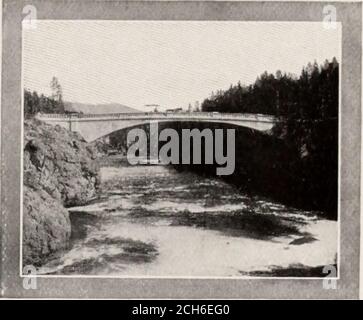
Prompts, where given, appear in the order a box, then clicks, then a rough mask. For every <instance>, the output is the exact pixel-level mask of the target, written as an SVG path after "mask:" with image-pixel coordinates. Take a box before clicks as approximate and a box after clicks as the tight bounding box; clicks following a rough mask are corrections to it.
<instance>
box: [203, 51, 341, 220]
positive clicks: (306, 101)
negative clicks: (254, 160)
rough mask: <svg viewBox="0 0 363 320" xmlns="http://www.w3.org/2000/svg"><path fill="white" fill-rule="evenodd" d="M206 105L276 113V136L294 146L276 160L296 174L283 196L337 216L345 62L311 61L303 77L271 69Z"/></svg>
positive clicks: (222, 109) (217, 95)
mask: <svg viewBox="0 0 363 320" xmlns="http://www.w3.org/2000/svg"><path fill="white" fill-rule="evenodd" d="M202 110H203V111H217V112H232V113H233V112H247V113H262V114H270V115H275V116H276V117H277V118H278V119H279V123H278V124H277V125H276V126H275V127H274V129H273V131H272V132H271V137H273V138H276V139H278V140H280V141H281V142H283V144H284V145H285V146H286V148H287V150H289V157H288V159H289V160H288V162H286V163H284V164H281V163H276V164H275V165H276V166H277V167H278V166H281V165H285V166H286V167H288V170H289V172H290V175H291V176H290V177H289V179H288V180H289V183H287V185H286V186H285V188H283V189H284V190H277V194H278V193H281V192H283V193H285V194H284V195H282V194H281V195H279V197H281V198H284V199H287V200H289V201H290V200H291V201H292V202H293V203H294V204H298V205H302V206H306V207H311V208H313V209H317V210H323V211H326V212H328V214H329V216H330V217H331V218H336V217H337V199H338V150H339V146H338V138H339V131H338V130H339V120H338V116H339V64H338V62H337V60H336V59H335V58H333V59H332V61H328V60H326V61H325V62H324V64H323V65H318V64H317V63H316V62H315V63H313V64H311V63H309V64H308V65H307V66H306V67H304V68H303V69H302V71H301V74H300V76H299V77H297V76H294V75H291V74H286V73H284V74H283V73H282V72H281V71H277V72H276V74H275V75H274V74H268V73H267V72H265V73H263V74H262V75H261V76H259V77H258V78H257V80H256V81H255V83H253V84H251V85H249V86H242V85H241V84H240V83H238V84H237V85H235V86H231V87H230V88H229V89H228V90H226V91H218V92H217V93H213V94H212V95H211V96H210V97H209V98H207V99H205V100H204V102H203V103H202ZM271 152H273V150H271ZM264 183H269V182H268V181H265V182H264ZM270 183H272V184H273V183H274V182H273V181H271V182H270ZM260 187H261V186H259V188H260Z"/></svg>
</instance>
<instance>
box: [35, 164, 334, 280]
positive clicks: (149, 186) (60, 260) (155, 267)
mask: <svg viewBox="0 0 363 320" xmlns="http://www.w3.org/2000/svg"><path fill="white" fill-rule="evenodd" d="M101 177H102V183H101V191H100V195H99V198H98V199H96V200H94V201H92V202H90V203H89V204H88V205H86V206H80V207H73V208H70V209H69V210H70V212H71V214H70V216H71V222H72V235H71V243H70V246H69V249H68V250H67V251H65V252H61V253H60V254H58V255H57V256H54V257H53V258H52V259H50V260H49V261H48V262H47V263H46V264H45V265H43V266H42V267H41V268H40V269H39V270H38V273H40V274H57V275H59V274H62V275H92V276H94V275H97V276H122V277H129V276H146V277H152V276H156V277H244V276H288V277H290V276H319V275H321V269H322V267H321V266H324V265H327V264H336V260H337V235H338V229H337V226H338V224H337V222H336V221H332V220H327V219H323V218H321V217H319V215H317V214H316V213H315V212H309V211H302V210H298V209H294V208H289V207H286V206H284V205H282V204H280V203H275V202H271V201H267V200H266V199H263V198H260V197H258V196H251V195H246V194H243V193H241V192H240V191H239V190H238V189H237V188H236V187H234V186H231V185H228V184H227V183H225V182H223V181H222V180H220V179H217V178H206V177H201V176H199V175H196V174H195V173H190V172H188V173H186V172H178V171H176V170H175V169H173V168H171V167H166V166H132V167H125V166H117V165H111V166H110V165H109V166H104V167H102V168H101Z"/></svg>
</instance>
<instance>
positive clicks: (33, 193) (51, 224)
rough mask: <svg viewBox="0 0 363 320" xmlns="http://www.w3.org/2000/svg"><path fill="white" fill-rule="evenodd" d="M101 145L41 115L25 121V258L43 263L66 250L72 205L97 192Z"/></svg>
mask: <svg viewBox="0 0 363 320" xmlns="http://www.w3.org/2000/svg"><path fill="white" fill-rule="evenodd" d="M95 159H96V150H95V149H94V147H92V146H90V145H88V144H87V143H86V142H85V141H84V139H83V138H82V137H81V136H80V135H79V134H77V133H74V132H70V131H67V130H66V129H64V128H61V127H60V126H55V127H54V126H50V125H47V124H44V123H43V122H41V121H38V120H34V119H33V120H27V121H25V123H24V165H23V170H24V172H23V184H24V189H23V200H24V201H23V260H24V264H33V265H38V264H40V263H41V262H42V260H43V259H44V258H45V257H47V256H48V255H49V254H52V253H54V252H56V251H58V250H62V249H65V248H66V247H67V244H68V240H69V237H70V233H71V225H70V220H69V215H68V211H67V210H66V209H65V207H67V206H74V205H82V204H85V203H86V202H88V201H89V200H90V199H91V198H93V197H94V196H95V195H96V190H97V187H98V184H99V168H98V165H97V163H96V161H95Z"/></svg>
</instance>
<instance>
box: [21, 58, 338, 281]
mask: <svg viewBox="0 0 363 320" xmlns="http://www.w3.org/2000/svg"><path fill="white" fill-rule="evenodd" d="M338 76H339V65H338V62H337V61H336V60H335V59H333V60H332V61H331V62H329V61H326V62H325V63H324V65H322V66H318V65H317V64H316V63H314V64H309V65H308V66H307V67H305V68H304V69H303V71H302V73H301V75H300V76H299V77H296V76H293V75H290V74H282V73H281V72H280V71H278V72H277V73H276V75H272V74H268V73H264V74H263V75H261V76H260V77H258V78H257V80H256V82H255V83H254V84H252V85H250V86H242V85H241V84H240V83H239V84H238V85H237V86H231V87H230V89H228V90H226V91H218V92H217V93H213V94H212V95H211V97H209V98H208V99H206V100H205V101H204V102H203V103H202V105H201V108H202V111H208V112H248V113H265V114H272V115H275V116H277V117H279V119H280V123H279V124H278V125H276V126H275V128H274V129H273V130H272V131H271V132H268V133H256V132H255V131H253V130H250V129H243V128H241V129H236V131H237V132H236V171H235V173H234V174H233V175H232V176H230V177H228V178H226V181H227V182H229V183H232V184H234V185H236V186H238V187H239V188H240V189H241V190H243V192H246V193H251V194H256V193H257V194H260V195H262V196H266V197H270V198H271V199H275V200H277V201H281V202H283V203H287V204H288V205H291V206H296V207H302V208H304V209H311V210H317V211H320V212H322V216H323V217H325V218H328V219H332V220H337V198H338V101H339V99H338V83H339V77H338ZM52 82H53V86H54V88H55V94H54V95H53V96H52V97H49V98H48V97H45V96H44V95H40V96H39V95H38V93H36V92H33V93H31V92H30V91H28V90H25V91H24V114H25V119H26V120H25V122H24V168H23V170H24V180H23V184H24V189H23V196H24V202H23V208H24V210H23V265H24V266H25V265H27V264H33V265H34V266H40V265H42V264H43V263H44V261H46V259H47V258H49V257H50V256H52V255H54V254H56V253H57V252H61V251H62V250H66V249H67V247H68V245H69V239H70V237H71V232H72V231H71V220H70V217H69V212H68V210H67V207H71V206H80V205H85V204H87V203H89V202H90V201H92V199H95V198H97V194H98V188H99V185H100V173H99V162H100V161H101V163H102V161H104V160H102V159H101V160H100V158H102V157H103V156H104V155H105V154H107V150H108V149H117V150H118V152H120V153H122V152H125V150H126V148H127V145H126V136H127V132H128V130H123V131H119V132H115V133H112V134H111V135H110V144H109V145H107V144H105V143H104V142H102V141H96V142H94V143H92V144H87V143H86V142H85V141H84V139H83V138H82V137H81V136H80V135H79V134H77V133H74V132H70V131H67V130H66V129H63V128H61V127H59V126H55V127H52V126H50V125H47V124H45V123H43V122H41V121H38V120H35V119H33V118H32V117H33V115H34V114H36V113H37V112H47V113H64V112H65V110H64V103H63V101H62V90H61V87H60V85H59V83H58V81H57V79H56V78H55V79H54V78H53V80H52ZM169 125H170V126H174V128H176V130H177V131H178V130H181V129H182V127H181V126H183V128H189V127H191V126H193V127H197V128H199V129H200V130H202V129H203V128H204V127H205V125H202V124H198V126H195V124H191V123H171V124H169ZM209 127H210V126H209ZM159 129H160V130H162V129H163V126H162V125H160V126H159ZM146 132H148V131H147V130H146ZM160 147H161V146H160ZM110 161H112V160H110ZM118 163H120V162H118ZM176 169H177V170H191V171H193V172H196V173H198V174H202V175H206V176H213V177H214V176H215V174H214V173H215V167H214V165H209V166H208V165H205V166H200V165H195V166H193V165H192V166H185V165H184V166H182V165H178V166H176ZM294 268H295V269H296V270H297V273H299V274H301V275H302V276H305V275H306V274H315V271H316V270H315V271H314V270H310V271H306V270H305V269H304V267H301V266H292V269H294ZM286 272H287V271H286ZM270 274H273V275H276V276H279V275H280V276H281V275H282V274H288V273H285V271H281V270H272V271H271V273H270ZM259 275H261V276H262V275H263V272H262V271H261V274H259Z"/></svg>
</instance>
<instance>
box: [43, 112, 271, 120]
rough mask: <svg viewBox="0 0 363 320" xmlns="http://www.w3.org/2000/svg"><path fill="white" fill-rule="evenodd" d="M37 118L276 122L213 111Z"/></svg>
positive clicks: (58, 115) (62, 115)
mask: <svg viewBox="0 0 363 320" xmlns="http://www.w3.org/2000/svg"><path fill="white" fill-rule="evenodd" d="M37 118H38V119H40V120H41V119H45V120H48V121H49V120H50V121H51V120H52V119H54V120H57V121H61V120H64V121H95V120H117V119H119V120H146V119H149V120H164V119H176V120H183V119H185V120H186V121H187V120H193V119H195V120H234V121H236V120H237V121H238V120H240V121H246V120H248V121H259V122H276V118H275V117H274V116H271V115H263V114H251V113H215V112H177V113H171V112H145V113H144V112H138V113H106V114H56V113H47V114H45V113H39V114H38V115H37Z"/></svg>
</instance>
